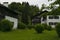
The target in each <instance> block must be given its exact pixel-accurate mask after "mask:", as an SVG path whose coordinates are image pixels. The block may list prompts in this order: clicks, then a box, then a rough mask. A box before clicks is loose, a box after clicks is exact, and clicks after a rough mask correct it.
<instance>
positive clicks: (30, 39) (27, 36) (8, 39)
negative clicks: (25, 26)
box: [0, 30, 60, 40]
mask: <svg viewBox="0 0 60 40" xmlns="http://www.w3.org/2000/svg"><path fill="white" fill-rule="evenodd" d="M0 40H60V39H59V38H58V37H57V34H56V32H55V31H54V30H53V31H44V32H43V33H42V34H37V33H36V32H35V31H34V30H16V31H11V32H0Z"/></svg>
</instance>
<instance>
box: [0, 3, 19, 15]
mask: <svg viewBox="0 0 60 40" xmlns="http://www.w3.org/2000/svg"><path fill="white" fill-rule="evenodd" d="M0 8H3V9H5V10H6V11H9V12H12V13H13V14H16V15H18V13H17V12H15V11H13V10H11V9H9V8H8V7H5V6H4V5H2V4H0Z"/></svg>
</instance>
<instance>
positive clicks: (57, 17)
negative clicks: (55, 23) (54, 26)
mask: <svg viewBox="0 0 60 40" xmlns="http://www.w3.org/2000/svg"><path fill="white" fill-rule="evenodd" d="M49 19H59V16H49Z"/></svg>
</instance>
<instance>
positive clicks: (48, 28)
mask: <svg viewBox="0 0 60 40" xmlns="http://www.w3.org/2000/svg"><path fill="white" fill-rule="evenodd" d="M42 25H43V26H44V29H45V30H49V31H50V30H52V27H51V26H50V25H47V24H42Z"/></svg>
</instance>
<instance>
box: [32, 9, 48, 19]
mask: <svg viewBox="0 0 60 40" xmlns="http://www.w3.org/2000/svg"><path fill="white" fill-rule="evenodd" d="M47 12H48V11H46V10H45V11H42V12H40V13H38V14H36V15H34V16H33V17H32V19H33V18H36V17H38V16H40V17H41V16H42V15H44V14H47Z"/></svg>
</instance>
